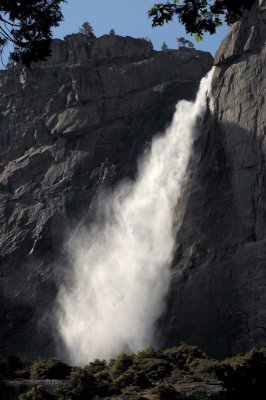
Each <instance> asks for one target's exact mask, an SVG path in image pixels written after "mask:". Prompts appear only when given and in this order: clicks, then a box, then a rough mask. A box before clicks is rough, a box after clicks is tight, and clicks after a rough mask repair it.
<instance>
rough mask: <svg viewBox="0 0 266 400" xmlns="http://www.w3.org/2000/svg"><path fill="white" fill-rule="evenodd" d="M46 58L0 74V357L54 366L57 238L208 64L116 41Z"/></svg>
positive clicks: (64, 49) (65, 48)
mask: <svg viewBox="0 0 266 400" xmlns="http://www.w3.org/2000/svg"><path fill="white" fill-rule="evenodd" d="M52 50H53V53H52V56H51V57H50V58H49V60H47V62H44V63H40V64H37V65H35V66H33V67H32V69H22V68H20V67H17V68H15V69H11V70H8V71H1V72H0V99H1V102H0V265H1V268H0V278H1V280H0V306H1V307H0V352H1V354H2V355H3V354H9V353H12V354H22V355H23V354H24V355H25V354H27V355H28V356H49V355H54V353H55V347H54V346H55V341H56V334H55V335H54V334H53V321H52V315H53V313H52V307H53V302H54V299H55V296H56V293H57V289H58V285H59V283H60V280H61V279H62V276H63V272H62V269H64V267H65V265H66V262H67V261H66V260H65V257H64V242H65V240H66V239H67V237H68V233H69V231H70V230H72V228H73V227H74V226H76V224H77V223H78V222H79V221H80V219H81V218H82V219H83V222H84V219H87V220H89V219H90V213H91V212H92V211H91V210H92V208H91V200H92V198H93V195H94V194H95V192H96V191H97V190H98V187H99V186H100V185H103V184H105V185H109V184H114V183H115V182H117V181H118V180H119V179H121V178H123V177H125V176H127V177H128V176H129V177H133V176H134V174H135V171H136V160H137V157H138V155H139V154H140V153H141V152H142V151H143V149H144V148H145V146H146V145H147V143H148V142H149V141H150V138H151V137H152V135H153V134H154V133H156V132H158V131H160V130H162V129H163V128H164V127H165V125H166V124H167V123H168V122H169V121H170V120H171V117H172V114H173V112H174V107H175V104H176V102H177V101H178V100H179V99H192V98H194V97H195V94H196V91H197V88H198V85H199V81H200V79H201V78H202V76H204V75H205V74H206V72H207V71H208V70H209V69H210V67H211V65H212V63H213V60H212V57H211V55H210V54H208V53H204V52H200V51H195V50H191V51H187V52H179V51H173V52H166V53H162V52H155V51H153V50H152V47H151V45H150V43H149V42H147V41H145V40H142V39H140V40H137V39H132V38H128V37H127V38H122V37H119V36H103V37H101V38H99V39H96V38H92V39H90V40H88V39H87V38H86V36H84V35H82V34H77V35H70V36H67V37H66V38H65V40H64V41H62V40H55V41H53V43H52ZM84 215H85V217H84ZM59 265H60V268H59Z"/></svg>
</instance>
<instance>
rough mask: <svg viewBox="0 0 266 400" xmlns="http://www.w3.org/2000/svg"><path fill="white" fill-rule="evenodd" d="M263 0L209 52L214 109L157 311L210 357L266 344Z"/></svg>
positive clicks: (172, 334)
mask: <svg viewBox="0 0 266 400" xmlns="http://www.w3.org/2000/svg"><path fill="white" fill-rule="evenodd" d="M265 40H266V2H265V0H262V1H257V2H256V3H255V6H254V7H253V9H252V10H251V11H250V12H247V13H245V15H244V16H243V18H242V19H241V21H239V22H237V23H235V24H234V25H233V26H232V28H231V31H230V33H229V35H228V36H227V38H226V39H225V40H224V41H223V43H222V44H221V47H220V49H219V51H218V53H217V55H216V60H215V63H216V71H215V76H214V79H213V98H214V116H211V115H209V116H208V117H207V119H206V121H205V123H204V127H203V132H202V135H201V137H200V139H199V140H198V143H197V144H196V148H195V156H196V162H195V165H194V168H193V171H192V176H191V181H190V185H189V187H188V188H187V196H188V202H187V208H186V213H185V217H184V220H183V224H182V228H181V230H180V232H179V233H178V237H177V251H176V257H175V262H174V267H173V271H172V273H173V284H172V290H171V293H170V295H169V299H168V311H167V314H166V315H167V317H166V318H165V319H164V322H163V323H164V324H165V325H166V331H164V342H165V344H166V345H171V344H175V343H176V342H178V341H179V340H184V341H189V342H191V343H193V344H197V345H199V346H200V347H201V348H202V349H203V350H206V351H208V352H210V353H211V354H214V355H216V356H227V355H229V354H234V353H237V352H241V351H245V350H247V349H249V348H250V347H252V346H256V345H258V346H265V345H266V165H265V153H266V138H265V136H266V128H265V123H266V104H265V95H266V68H265V67H266V62H265V61H266V47H265Z"/></svg>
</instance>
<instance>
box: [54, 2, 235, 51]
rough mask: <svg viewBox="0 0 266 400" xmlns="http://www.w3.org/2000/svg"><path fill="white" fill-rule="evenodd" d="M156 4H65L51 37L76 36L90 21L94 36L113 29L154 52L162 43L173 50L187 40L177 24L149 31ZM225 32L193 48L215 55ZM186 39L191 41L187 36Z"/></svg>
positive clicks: (220, 31) (224, 29) (208, 37)
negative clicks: (142, 40) (180, 39)
mask: <svg viewBox="0 0 266 400" xmlns="http://www.w3.org/2000/svg"><path fill="white" fill-rule="evenodd" d="M156 2H161V0H101V1H97V0H68V2H67V3H65V4H64V5H63V7H62V11H63V14H64V21H63V22H62V23H61V24H60V27H58V28H55V29H54V37H58V38H63V37H64V36H65V35H67V34H69V33H74V32H78V30H79V27H80V26H81V25H82V23H83V22H84V21H89V22H90V24H91V25H92V27H93V29H94V33H95V35H96V36H101V35H103V34H105V33H108V32H109V31H110V29H111V28H113V29H115V31H116V33H117V34H118V35H121V36H126V35H128V36H133V37H146V36H147V37H148V38H150V39H151V41H152V43H153V45H154V48H155V49H157V50H159V49H160V47H161V45H162V43H163V41H165V42H166V43H167V44H168V47H169V48H176V47H177V42H176V38H177V37H180V36H186V34H185V30H184V28H183V27H182V25H180V24H179V23H178V21H177V20H175V21H173V22H171V23H169V24H167V25H165V26H164V27H162V28H161V27H157V28H152V26H151V19H150V18H148V16H147V12H148V10H149V8H151V7H152V5H153V4H154V3H156ZM227 31H228V27H227V26H224V27H222V28H220V29H219V31H218V32H217V34H216V35H212V36H210V35H206V37H205V38H204V40H203V41H202V42H201V43H196V47H197V48H198V49H200V50H206V51H210V52H211V53H212V54H215V52H216V50H217V49H218V47H219V44H220V43H221V41H222V39H223V38H224V36H225V35H226V33H227ZM187 39H189V40H191V41H193V38H192V37H191V36H190V35H187ZM194 43H195V42H194Z"/></svg>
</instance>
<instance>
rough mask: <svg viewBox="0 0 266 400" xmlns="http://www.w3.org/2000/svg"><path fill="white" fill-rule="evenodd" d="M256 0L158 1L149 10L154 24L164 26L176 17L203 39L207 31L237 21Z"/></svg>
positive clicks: (212, 31)
mask: <svg viewBox="0 0 266 400" xmlns="http://www.w3.org/2000/svg"><path fill="white" fill-rule="evenodd" d="M254 2H255V0H233V1H232V0H183V1H182V0H173V1H165V2H164V3H157V4H155V5H154V7H152V8H151V9H150V10H149V16H150V17H151V18H152V25H153V26H162V25H163V24H164V23H168V22H169V21H171V20H172V19H173V18H174V17H177V18H178V20H179V21H180V22H181V23H182V24H183V25H184V26H185V29H186V31H187V33H190V34H193V35H195V37H196V39H201V38H202V36H203V34H204V33H205V32H209V33H210V34H213V33H215V32H216V28H217V27H218V26H220V25H222V23H223V20H224V21H225V22H226V23H227V24H229V25H230V24H232V23H233V22H235V21H236V20H237V19H238V18H239V17H240V15H241V14H242V12H243V10H245V9H250V8H251V7H252V5H253V3H254Z"/></svg>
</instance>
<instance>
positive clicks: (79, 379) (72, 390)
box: [56, 368, 97, 400]
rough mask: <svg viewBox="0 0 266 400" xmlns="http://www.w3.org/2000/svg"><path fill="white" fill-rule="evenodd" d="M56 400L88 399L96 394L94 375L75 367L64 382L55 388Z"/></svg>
mask: <svg viewBox="0 0 266 400" xmlns="http://www.w3.org/2000/svg"><path fill="white" fill-rule="evenodd" d="M56 393H57V396H58V400H66V399H67V400H89V399H92V398H94V397H95V396H96V394H97V382H96V379H95V377H94V376H93V375H92V374H90V373H88V372H87V371H86V370H84V369H82V368H76V370H75V371H73V372H72V373H71V374H70V375H69V376H68V377H67V380H66V382H65V383H64V384H63V385H61V386H59V387H58V388H57V390H56Z"/></svg>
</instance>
